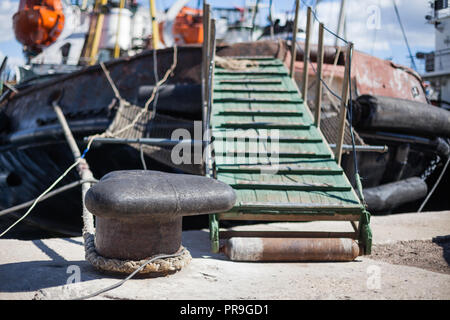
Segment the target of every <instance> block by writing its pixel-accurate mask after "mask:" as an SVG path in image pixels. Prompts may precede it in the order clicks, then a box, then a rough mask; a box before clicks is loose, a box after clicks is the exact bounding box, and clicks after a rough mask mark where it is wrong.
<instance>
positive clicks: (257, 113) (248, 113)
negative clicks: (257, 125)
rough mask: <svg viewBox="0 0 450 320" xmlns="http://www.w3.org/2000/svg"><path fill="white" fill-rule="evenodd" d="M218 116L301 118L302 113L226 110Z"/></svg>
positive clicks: (290, 111)
mask: <svg viewBox="0 0 450 320" xmlns="http://www.w3.org/2000/svg"><path fill="white" fill-rule="evenodd" d="M217 114H220V115H238V116H297V117H301V116H302V115H303V112H300V111H297V110H263V109H252V110H243V109H226V110H221V111H219V112H218V113H217Z"/></svg>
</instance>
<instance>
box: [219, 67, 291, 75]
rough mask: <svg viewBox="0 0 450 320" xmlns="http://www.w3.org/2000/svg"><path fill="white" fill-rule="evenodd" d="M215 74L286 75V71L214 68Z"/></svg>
mask: <svg viewBox="0 0 450 320" xmlns="http://www.w3.org/2000/svg"><path fill="white" fill-rule="evenodd" d="M214 74H215V75H243V76H253V75H254V76H262V75H263V76H287V75H288V73H287V72H286V71H264V70H261V69H255V70H248V71H246V70H226V69H222V70H216V72H215V73H214Z"/></svg>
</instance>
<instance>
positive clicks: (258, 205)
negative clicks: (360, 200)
mask: <svg viewBox="0 0 450 320" xmlns="http://www.w3.org/2000/svg"><path fill="white" fill-rule="evenodd" d="M235 208H239V209H240V210H246V209H250V210H255V209H264V210H266V209H268V210H277V211H296V210H311V209H314V210H315V211H318V212H321V211H322V212H323V211H327V212H329V211H333V212H346V213H356V212H362V210H363V207H362V206H361V205H358V204H340V203H327V204H323V203H296V202H287V203H286V202H239V203H238V204H237V205H236V206H235Z"/></svg>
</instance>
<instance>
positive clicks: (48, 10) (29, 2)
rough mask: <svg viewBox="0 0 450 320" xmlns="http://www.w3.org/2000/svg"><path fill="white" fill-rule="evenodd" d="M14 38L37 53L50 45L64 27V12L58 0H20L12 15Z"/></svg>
mask: <svg viewBox="0 0 450 320" xmlns="http://www.w3.org/2000/svg"><path fill="white" fill-rule="evenodd" d="M13 26H14V33H15V36H16V39H17V40H18V41H19V42H20V43H22V44H23V45H24V46H25V47H26V48H25V50H26V51H28V52H32V53H39V52H41V51H42V49H43V48H45V47H47V46H49V45H51V44H52V43H54V42H55V41H56V39H57V38H58V37H59V35H60V34H61V32H62V30H63V28H64V13H63V8H62V5H61V1H60V0H20V3H19V11H18V12H16V13H15V14H14V16H13Z"/></svg>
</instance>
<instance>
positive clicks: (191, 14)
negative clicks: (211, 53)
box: [159, 7, 203, 45]
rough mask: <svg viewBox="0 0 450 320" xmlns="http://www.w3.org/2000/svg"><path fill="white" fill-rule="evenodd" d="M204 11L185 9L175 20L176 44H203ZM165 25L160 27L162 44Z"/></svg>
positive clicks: (174, 36) (173, 32)
mask: <svg viewBox="0 0 450 320" xmlns="http://www.w3.org/2000/svg"><path fill="white" fill-rule="evenodd" d="M202 14H203V11H202V10H201V9H193V8H189V7H183V8H182V9H181V11H180V12H179V13H178V15H177V16H176V18H175V21H174V23H173V25H171V26H172V35H173V39H174V42H175V43H176V44H178V45H180V44H194V43H203V16H202ZM165 27H166V26H165V23H164V22H161V23H160V25H159V29H160V36H161V42H162V43H164V44H166V43H165V42H164V33H163V32H162V31H163V28H165Z"/></svg>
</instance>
